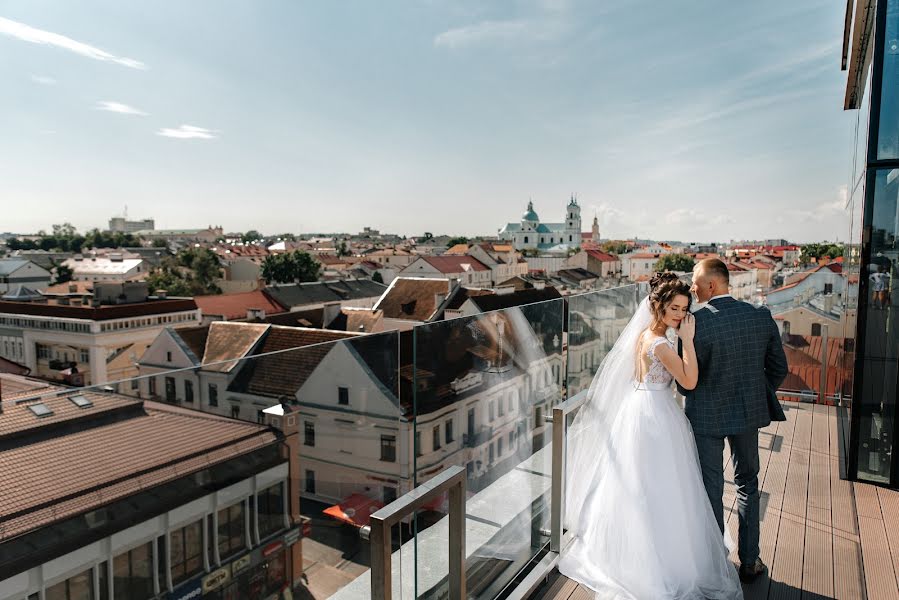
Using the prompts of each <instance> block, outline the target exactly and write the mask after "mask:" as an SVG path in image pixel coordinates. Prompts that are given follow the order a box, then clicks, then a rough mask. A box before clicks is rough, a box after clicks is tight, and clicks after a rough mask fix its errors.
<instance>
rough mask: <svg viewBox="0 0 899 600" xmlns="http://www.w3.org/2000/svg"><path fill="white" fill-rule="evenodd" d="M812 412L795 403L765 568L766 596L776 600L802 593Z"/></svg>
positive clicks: (791, 597) (805, 406) (796, 597)
mask: <svg viewBox="0 0 899 600" xmlns="http://www.w3.org/2000/svg"><path fill="white" fill-rule="evenodd" d="M813 415H814V412H813V411H812V410H808V409H807V405H804V404H803V405H799V407H798V411H797V417H796V429H795V431H794V433H793V444H792V447H791V449H790V458H789V460H788V462H787V481H786V488H785V492H784V498H783V508H782V511H781V515H780V526H779V528H778V533H777V539H776V542H775V548H774V562H773V563H772V564H771V565H770V567H769V568H770V569H771V573H770V577H771V589H770V591H769V594H768V597H769V598H775V599H778V600H781V599H798V598H800V597H801V595H802V576H803V562H804V561H803V558H804V555H805V520H806V519H805V517H806V507H807V506H808V480H809V450H810V448H811V438H812V420H813Z"/></svg>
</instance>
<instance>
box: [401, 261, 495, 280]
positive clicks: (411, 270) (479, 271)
mask: <svg viewBox="0 0 899 600" xmlns="http://www.w3.org/2000/svg"><path fill="white" fill-rule="evenodd" d="M400 276H401V277H404V278H405V277H427V278H436V277H443V278H445V279H451V280H456V281H459V282H460V283H461V284H462V285H467V286H470V287H489V286H490V285H491V283H492V281H493V272H492V271H491V269H490V267H488V266H487V265H485V264H484V263H482V262H481V261H479V260H478V259H476V258H474V257H472V256H419V257H418V258H416V259H415V260H414V261H412V262H411V263H409V265H408V266H407V267H406V268H404V269H403V270H402V271H400Z"/></svg>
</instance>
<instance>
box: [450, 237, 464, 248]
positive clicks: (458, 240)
mask: <svg viewBox="0 0 899 600" xmlns="http://www.w3.org/2000/svg"><path fill="white" fill-rule="evenodd" d="M467 243H468V238H467V237H465V236H464V235H460V236H458V237H454V238H450V239H449V241H448V242H447V243H446V245H447V246H449V247H450V248H452V247H453V246H456V245H458V244H467Z"/></svg>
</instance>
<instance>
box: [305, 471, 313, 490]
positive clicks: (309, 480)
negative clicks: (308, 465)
mask: <svg viewBox="0 0 899 600" xmlns="http://www.w3.org/2000/svg"><path fill="white" fill-rule="evenodd" d="M306 493H307V494H314V493H315V471H310V470H309V469H306Z"/></svg>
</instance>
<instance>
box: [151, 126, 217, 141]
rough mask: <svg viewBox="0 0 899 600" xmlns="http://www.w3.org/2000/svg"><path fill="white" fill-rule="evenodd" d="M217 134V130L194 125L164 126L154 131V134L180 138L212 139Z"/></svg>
mask: <svg viewBox="0 0 899 600" xmlns="http://www.w3.org/2000/svg"><path fill="white" fill-rule="evenodd" d="M218 134H219V132H218V131H216V130H214V129H206V128H205V127H196V126H194V125H181V126H180V127H176V128H170V127H165V128H163V129H160V130H159V131H157V132H156V135H161V136H163V137H170V138H177V139H181V140H188V139H200V140H213V139H215V138H217V137H218Z"/></svg>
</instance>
